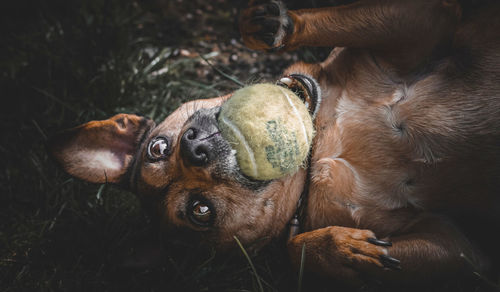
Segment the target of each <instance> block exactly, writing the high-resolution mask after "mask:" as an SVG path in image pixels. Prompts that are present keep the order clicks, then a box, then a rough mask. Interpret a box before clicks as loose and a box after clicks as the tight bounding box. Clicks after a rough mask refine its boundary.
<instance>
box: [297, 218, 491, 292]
mask: <svg viewBox="0 0 500 292" xmlns="http://www.w3.org/2000/svg"><path fill="white" fill-rule="evenodd" d="M303 246H305V257H304V258H302V257H301V255H302V248H303ZM288 250H289V254H290V257H291V261H292V263H293V264H294V265H296V266H297V267H298V266H300V264H301V260H305V262H304V264H305V268H306V270H309V271H311V272H315V273H319V274H323V275H325V274H326V275H327V276H331V277H334V278H336V279H339V280H343V281H347V282H351V283H362V282H363V280H368V279H372V280H376V281H390V282H391V283H392V284H394V283H398V282H400V283H403V282H404V283H411V282H414V283H421V284H422V283H429V282H430V281H433V280H437V279H443V278H446V277H453V276H455V277H456V276H457V275H460V273H461V275H469V276H472V272H473V270H474V268H473V267H472V266H471V264H470V262H472V263H473V266H474V267H475V268H478V269H481V267H482V263H483V260H482V259H480V256H479V255H478V254H477V253H476V252H475V251H474V250H473V248H472V246H471V244H470V243H469V242H468V241H467V240H466V239H465V237H464V236H463V235H462V234H461V233H460V231H458V230H457V229H456V227H454V225H453V224H451V223H449V222H448V221H446V220H444V219H442V218H441V217H437V216H433V215H422V216H421V217H419V218H418V219H417V220H415V221H414V222H412V223H411V224H409V225H408V226H407V227H406V228H404V229H403V230H401V231H400V232H399V233H398V234H395V235H394V236H391V237H387V238H382V239H377V238H376V235H375V234H374V233H373V232H372V231H370V230H362V229H355V228H347V227H339V226H330V227H326V228H322V229H317V230H313V231H310V232H306V233H303V234H300V235H298V236H296V237H294V238H292V239H291V240H290V241H289V242H288ZM465 258H467V260H466V259H465ZM469 261H470V262H469Z"/></svg>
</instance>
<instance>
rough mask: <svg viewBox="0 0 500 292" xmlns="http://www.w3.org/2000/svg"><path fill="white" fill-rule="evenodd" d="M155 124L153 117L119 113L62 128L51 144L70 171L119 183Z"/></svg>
mask: <svg viewBox="0 0 500 292" xmlns="http://www.w3.org/2000/svg"><path fill="white" fill-rule="evenodd" d="M152 127H154V122H153V121H152V120H150V119H147V118H143V117H139V116H136V115H128V114H119V115H116V116H114V117H112V118H110V119H107V120H103V121H92V122H88V123H86V124H83V125H81V126H78V127H76V128H73V129H69V130H66V131H64V132H61V133H59V134H58V135H56V136H54V137H53V138H52V139H50V140H49V144H48V147H49V151H50V152H51V154H52V156H53V157H54V158H55V160H56V161H57V162H59V164H60V165H61V166H62V167H63V168H64V170H65V171H66V172H68V173H69V174H71V175H73V176H75V177H77V178H80V179H83V180H86V181H89V182H93V183H105V182H109V183H116V184H120V183H122V180H123V179H124V178H125V176H126V175H127V171H128V170H129V168H130V167H131V166H132V163H133V160H134V156H135V155H136V154H137V152H138V150H139V148H140V146H141V144H142V140H143V139H144V136H145V135H146V134H147V133H148V132H149V130H150V129H151V128H152ZM124 183H125V182H124Z"/></svg>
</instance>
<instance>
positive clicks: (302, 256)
mask: <svg viewBox="0 0 500 292" xmlns="http://www.w3.org/2000/svg"><path fill="white" fill-rule="evenodd" d="M305 259H306V244H305V243H304V244H303V245H302V252H301V254H300V268H299V281H298V284H297V285H298V287H297V291H298V292H300V291H301V290H302V276H303V275H304V262H305Z"/></svg>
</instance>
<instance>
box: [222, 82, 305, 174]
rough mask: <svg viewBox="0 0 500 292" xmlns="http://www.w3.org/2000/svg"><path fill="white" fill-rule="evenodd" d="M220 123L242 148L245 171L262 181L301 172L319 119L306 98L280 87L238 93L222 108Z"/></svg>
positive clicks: (240, 161) (240, 155) (238, 149)
mask: <svg viewBox="0 0 500 292" xmlns="http://www.w3.org/2000/svg"><path fill="white" fill-rule="evenodd" d="M218 123H219V128H220V131H221V133H222V136H223V137H224V139H226V141H228V142H229V144H230V145H231V147H232V149H234V150H236V159H237V161H238V165H239V167H240V169H241V171H242V172H243V173H244V174H245V175H247V176H249V177H251V178H254V179H256V180H270V179H276V178H280V177H283V176H285V175H287V174H290V173H293V172H295V171H297V170H298V168H299V167H300V166H302V165H303V163H304V161H305V160H306V158H307V155H308V154H309V148H310V147H311V142H312V138H313V136H314V128H313V121H312V118H311V115H310V114H309V111H308V110H307V108H306V106H305V105H304V103H303V102H302V100H300V99H299V97H298V96H297V95H295V93H293V92H292V91H291V90H289V89H286V88H284V87H281V86H278V85H274V84H255V85H252V86H248V87H244V88H242V89H239V90H237V91H236V92H234V94H233V96H232V97H231V98H230V99H229V100H227V101H226V102H225V103H224V104H223V105H222V108H221V111H220V113H219V118H218Z"/></svg>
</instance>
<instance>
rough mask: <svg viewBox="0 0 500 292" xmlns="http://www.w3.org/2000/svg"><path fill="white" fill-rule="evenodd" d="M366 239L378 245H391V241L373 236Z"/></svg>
mask: <svg viewBox="0 0 500 292" xmlns="http://www.w3.org/2000/svg"><path fill="white" fill-rule="evenodd" d="M367 241H368V242H369V243H371V244H375V245H378V246H392V243H391V242H389V241H384V240H380V239H376V238H373V237H370V238H368V239H367Z"/></svg>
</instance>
